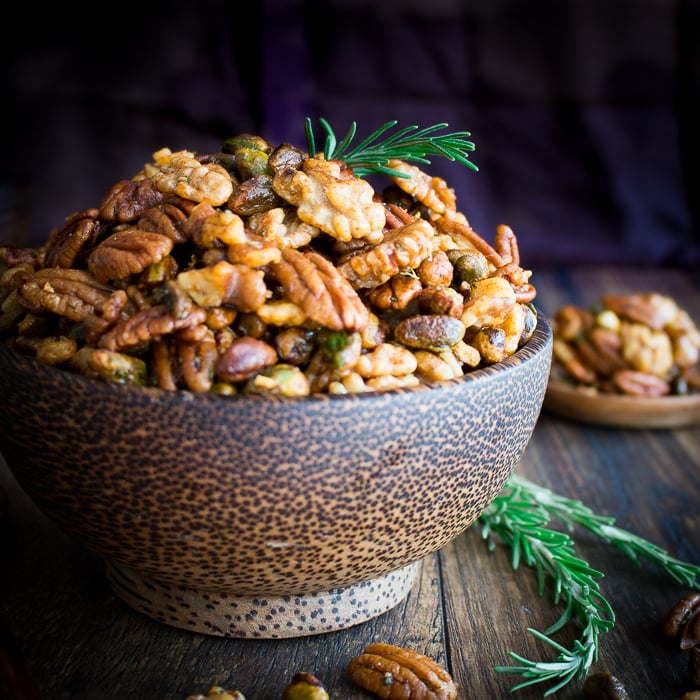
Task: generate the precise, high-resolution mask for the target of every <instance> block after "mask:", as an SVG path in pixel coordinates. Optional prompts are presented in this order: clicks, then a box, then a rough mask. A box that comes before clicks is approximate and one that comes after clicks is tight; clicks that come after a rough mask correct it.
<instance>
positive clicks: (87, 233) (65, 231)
mask: <svg viewBox="0 0 700 700" xmlns="http://www.w3.org/2000/svg"><path fill="white" fill-rule="evenodd" d="M97 215H98V211H97V209H88V210H86V211H84V212H80V213H78V214H73V216H71V217H69V218H68V219H67V221H66V223H65V224H64V226H63V228H61V229H60V230H59V231H57V232H56V233H54V235H53V236H52V237H51V240H50V243H49V245H48V247H47V250H46V258H45V265H46V267H73V263H74V262H75V261H76V260H77V258H78V256H79V255H80V252H81V251H82V249H83V247H85V246H86V245H87V244H88V243H89V242H90V241H91V240H93V239H95V238H97V236H98V235H99V231H100V224H99V222H98V221H97V220H96V219H97Z"/></svg>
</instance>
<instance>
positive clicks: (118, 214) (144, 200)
mask: <svg viewBox="0 0 700 700" xmlns="http://www.w3.org/2000/svg"><path fill="white" fill-rule="evenodd" d="M162 201H163V193H162V192H159V191H158V190H156V189H154V187H153V183H152V182H151V181H150V180H149V179H144V180H119V182H116V183H115V184H114V185H113V186H112V187H111V188H110V189H109V191H108V192H107V194H106V195H105V197H104V199H103V200H102V203H101V204H100V208H99V216H100V218H101V219H104V220H105V221H113V222H115V223H118V224H129V223H131V222H132V221H136V219H138V218H139V216H141V214H143V213H144V212H145V211H146V210H147V209H150V208H151V207H155V206H158V204H160V203H161V202H162Z"/></svg>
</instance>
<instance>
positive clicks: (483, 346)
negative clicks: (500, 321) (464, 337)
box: [471, 326, 506, 365]
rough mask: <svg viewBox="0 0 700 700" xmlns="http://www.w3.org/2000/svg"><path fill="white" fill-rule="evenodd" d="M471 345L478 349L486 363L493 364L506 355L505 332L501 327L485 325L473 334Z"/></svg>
mask: <svg viewBox="0 0 700 700" xmlns="http://www.w3.org/2000/svg"><path fill="white" fill-rule="evenodd" d="M471 345H473V346H474V347H475V348H476V349H477V350H478V351H479V355H481V359H482V360H483V361H484V362H485V363H486V364H489V365H492V364H495V363H496V362H500V361H501V360H502V359H503V358H504V357H505V356H506V333H505V331H504V330H502V329H501V328H492V327H491V326H487V327H486V328H482V329H481V330H480V331H479V332H478V333H477V334H476V335H475V336H474V338H473V339H472V341H471Z"/></svg>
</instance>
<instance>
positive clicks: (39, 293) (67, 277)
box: [3, 267, 112, 321]
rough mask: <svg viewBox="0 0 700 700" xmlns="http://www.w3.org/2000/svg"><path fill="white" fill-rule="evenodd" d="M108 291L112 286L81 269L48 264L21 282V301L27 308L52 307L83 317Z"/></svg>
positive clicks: (61, 313)
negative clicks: (100, 281) (102, 282)
mask: <svg viewBox="0 0 700 700" xmlns="http://www.w3.org/2000/svg"><path fill="white" fill-rule="evenodd" d="M111 293H112V290H111V288H109V287H107V286H105V285H103V284H100V283H99V282H97V281H96V280H95V278H94V277H93V276H92V275H91V274H89V273H87V272H85V271H83V270H74V269H63V268H59V267H49V268H45V269H42V270H38V271H37V272H36V273H34V274H33V275H32V276H31V277H30V278H29V279H28V280H27V281H26V282H25V283H24V284H23V285H22V286H21V288H20V303H21V304H22V305H23V306H25V307H26V308H27V309H28V310H29V311H34V312H36V313H41V312H42V311H44V310H45V311H51V312H52V313H55V314H58V315H59V316H65V317H66V318H69V319H70V320H71V321H82V320H84V319H85V318H86V317H87V316H89V315H90V314H92V313H93V312H94V310H95V308H97V307H99V306H101V305H102V304H103V303H104V302H105V301H106V300H107V299H109V297H110V295H111ZM3 307H4V304H3ZM3 310H4V308H3Z"/></svg>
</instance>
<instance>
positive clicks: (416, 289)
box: [367, 275, 422, 311]
mask: <svg viewBox="0 0 700 700" xmlns="http://www.w3.org/2000/svg"><path fill="white" fill-rule="evenodd" d="M421 289H422V285H421V282H420V280H419V279H417V278H416V277H409V276H407V275H396V276H395V277H392V278H391V279H390V280H388V281H387V282H384V283H383V284H380V285H379V286H378V287H375V288H374V289H372V290H370V291H369V292H368V293H367V298H368V299H369V301H370V303H371V304H372V305H373V306H375V307H376V308H377V309H380V310H381V311H403V309H405V308H406V307H407V306H408V305H409V304H410V303H411V302H412V301H413V300H414V299H415V298H416V297H417V296H418V295H419V294H420V293H421Z"/></svg>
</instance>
